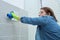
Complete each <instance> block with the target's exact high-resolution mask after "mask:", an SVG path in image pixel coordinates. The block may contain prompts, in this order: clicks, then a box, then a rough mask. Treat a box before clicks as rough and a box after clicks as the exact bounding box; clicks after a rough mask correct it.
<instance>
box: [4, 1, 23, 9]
mask: <svg viewBox="0 0 60 40" xmlns="http://www.w3.org/2000/svg"><path fill="white" fill-rule="evenodd" d="M3 1H5V2H7V3H9V4H11V5H14V6H16V7H19V8H22V9H24V0H3Z"/></svg>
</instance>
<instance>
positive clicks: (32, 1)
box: [24, 0, 40, 40]
mask: <svg viewBox="0 0 60 40" xmlns="http://www.w3.org/2000/svg"><path fill="white" fill-rule="evenodd" d="M24 5H25V7H24V9H25V10H27V11H28V16H29V17H38V12H39V10H40V0H25V3H24ZM28 29H29V30H28V32H29V40H35V33H36V26H34V25H29V27H28Z"/></svg>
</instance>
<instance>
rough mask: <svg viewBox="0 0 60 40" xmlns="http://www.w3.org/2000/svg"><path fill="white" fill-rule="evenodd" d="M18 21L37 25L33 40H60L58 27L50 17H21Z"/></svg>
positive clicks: (59, 28) (59, 27)
mask: <svg viewBox="0 0 60 40" xmlns="http://www.w3.org/2000/svg"><path fill="white" fill-rule="evenodd" d="M20 21H21V22H22V23H25V24H31V25H37V30H36V35H35V40H60V26H59V25H58V24H57V22H56V20H55V19H54V18H53V17H52V16H40V17H36V18H30V17H21V20H20Z"/></svg>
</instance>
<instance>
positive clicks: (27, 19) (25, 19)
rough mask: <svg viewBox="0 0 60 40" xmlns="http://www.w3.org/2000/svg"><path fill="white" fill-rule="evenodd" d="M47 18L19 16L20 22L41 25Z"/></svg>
mask: <svg viewBox="0 0 60 40" xmlns="http://www.w3.org/2000/svg"><path fill="white" fill-rule="evenodd" d="M46 20H47V18H46V17H44V16H42V17H36V18H31V17H21V20H20V21H21V22H22V23H26V24H32V25H41V24H45V23H46Z"/></svg>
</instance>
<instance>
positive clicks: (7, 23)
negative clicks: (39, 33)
mask: <svg viewBox="0 0 60 40" xmlns="http://www.w3.org/2000/svg"><path fill="white" fill-rule="evenodd" d="M8 2H9V1H8ZM17 3H18V2H17ZM10 11H14V12H15V14H17V15H18V16H20V17H21V16H27V12H26V11H25V10H23V9H21V8H18V7H16V6H14V5H11V4H10V3H7V2H5V1H0V40H28V27H27V26H28V25H25V24H22V23H20V22H19V21H13V20H9V19H8V18H7V13H9V12H10Z"/></svg>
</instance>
